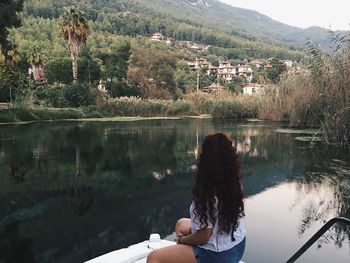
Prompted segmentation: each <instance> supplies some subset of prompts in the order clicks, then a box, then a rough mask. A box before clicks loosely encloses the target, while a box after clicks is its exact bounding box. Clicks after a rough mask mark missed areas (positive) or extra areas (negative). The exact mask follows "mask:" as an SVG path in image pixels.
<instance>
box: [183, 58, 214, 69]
mask: <svg viewBox="0 0 350 263" xmlns="http://www.w3.org/2000/svg"><path fill="white" fill-rule="evenodd" d="M187 64H188V66H189V67H190V70H191V71H196V70H198V69H199V68H203V67H208V68H209V67H211V63H210V62H208V60H206V59H205V58H198V59H196V61H195V62H187Z"/></svg>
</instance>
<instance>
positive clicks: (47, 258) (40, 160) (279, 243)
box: [0, 120, 350, 263]
mask: <svg viewBox="0 0 350 263" xmlns="http://www.w3.org/2000/svg"><path fill="white" fill-rule="evenodd" d="M277 128H280V127H278V126H277V125H276V124H273V125H272V124H266V123H257V124H254V123H248V122H247V123H237V122H233V121H225V122H224V121H213V120H158V121H139V122H54V123H35V124H26V125H6V126H0V262H17V263H20V262H82V261H84V260H87V259H90V258H93V257H96V256H98V255H101V254H104V253H107V252H109V251H112V250H115V249H119V248H122V247H125V246H128V245H130V244H133V243H136V242H140V241H143V240H146V239H147V238H148V236H149V234H150V233H152V232H158V233H160V234H161V236H162V237H166V236H169V235H171V234H172V233H173V225H174V223H175V222H176V220H177V219H178V218H179V217H184V216H188V206H189V204H190V202H191V186H192V184H193V180H194V165H195V164H196V162H197V157H198V151H200V144H201V142H202V140H203V138H204V136H205V135H206V134H208V133H212V132H219V131H220V132H225V133H226V134H228V135H229V136H231V138H232V139H233V140H234V143H235V145H236V146H237V149H238V150H239V152H240V155H241V158H242V160H243V165H244V189H245V194H246V200H245V205H246V214H247V217H246V226H247V230H248V236H247V250H246V253H245V256H244V261H246V262H247V263H252V262H284V261H286V260H287V259H288V258H289V257H290V256H291V255H292V254H293V253H294V252H295V251H296V250H297V249H298V248H299V247H300V246H301V245H302V244H303V243H304V242H305V241H306V240H307V239H308V238H309V237H310V236H312V235H313V234H314V233H315V232H316V230H317V229H318V228H319V227H320V226H321V225H322V224H323V223H324V222H325V221H326V220H328V219H330V218H332V217H333V216H338V215H340V216H345V217H348V218H349V217H350V155H349V152H348V151H346V150H344V149H340V148H336V147H326V146H324V145H322V144H319V143H315V144H310V143H308V142H300V141H296V140H295V137H296V136H301V135H300V134H298V135H295V134H282V133H277V132H275V130H276V129H277ZM349 238H350V234H349V229H346V228H345V227H342V226H337V227H334V228H333V229H332V230H331V231H329V232H328V233H327V235H325V236H323V237H322V238H321V239H320V240H319V242H317V244H316V245H314V246H313V247H312V249H310V250H309V251H308V252H307V253H306V254H304V256H302V258H301V260H300V261H299V262H349V259H350V244H349Z"/></svg>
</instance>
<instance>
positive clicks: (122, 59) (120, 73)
mask: <svg viewBox="0 0 350 263" xmlns="http://www.w3.org/2000/svg"><path fill="white" fill-rule="evenodd" d="M130 54H131V44H130V42H129V41H120V42H117V45H116V46H113V47H112V48H111V51H110V53H104V54H101V55H100V57H101V59H102V61H103V63H104V67H105V71H104V75H105V77H108V78H110V79H113V78H116V79H117V80H118V81H123V80H125V79H126V77H127V72H128V66H129V64H128V61H129V58H130Z"/></svg>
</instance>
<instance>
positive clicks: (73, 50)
mask: <svg viewBox="0 0 350 263" xmlns="http://www.w3.org/2000/svg"><path fill="white" fill-rule="evenodd" d="M78 55H79V46H78V44H75V43H72V44H71V45H70V56H71V59H72V72H73V83H77V82H78Z"/></svg>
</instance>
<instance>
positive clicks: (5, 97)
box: [0, 64, 30, 102]
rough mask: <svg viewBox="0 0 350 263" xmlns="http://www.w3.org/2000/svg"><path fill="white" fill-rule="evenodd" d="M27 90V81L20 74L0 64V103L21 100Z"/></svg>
mask: <svg viewBox="0 0 350 263" xmlns="http://www.w3.org/2000/svg"><path fill="white" fill-rule="evenodd" d="M27 89H30V85H29V81H28V79H27V77H26V76H25V75H24V74H23V73H22V72H20V71H18V70H15V69H12V68H10V67H8V66H6V65H1V64H0V102H9V101H10V100H12V102H14V101H16V99H19V100H20V99H21V98H22V99H23V96H24V95H25V94H26V93H27V92H26V90H27Z"/></svg>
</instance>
